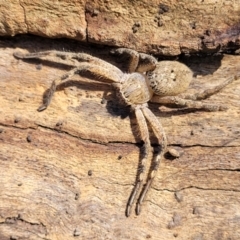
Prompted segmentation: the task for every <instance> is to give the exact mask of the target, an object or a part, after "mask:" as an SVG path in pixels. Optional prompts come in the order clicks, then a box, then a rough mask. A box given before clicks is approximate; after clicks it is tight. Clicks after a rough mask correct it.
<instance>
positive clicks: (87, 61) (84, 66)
mask: <svg viewBox="0 0 240 240" xmlns="http://www.w3.org/2000/svg"><path fill="white" fill-rule="evenodd" d="M112 53H114V54H123V53H125V54H128V55H129V56H130V64H129V68H128V73H123V72H122V71H121V70H120V69H119V68H117V67H115V66H114V65H112V64H110V63H108V62H106V61H103V60H101V59H99V58H96V57H93V56H91V55H88V54H85V53H72V52H61V51H46V52H38V53H28V54H23V53H21V52H15V53H14V56H15V57H16V58H20V59H28V58H44V59H47V58H48V56H55V57H59V58H60V59H61V61H62V60H66V59H69V60H70V59H71V60H74V68H73V69H72V70H70V71H69V72H67V73H66V74H64V75H63V76H62V77H60V78H57V79H55V80H54V81H53V82H52V85H51V87H50V89H49V91H48V93H47V96H46V98H45V99H44V102H43V104H42V105H41V106H40V107H39V108H38V111H42V110H44V109H46V108H47V107H48V105H49V104H50V102H51V99H52V96H53V94H54V92H55V90H56V86H57V85H58V84H60V83H62V81H67V80H69V78H71V77H72V76H73V75H74V74H79V73H81V72H83V71H88V72H90V73H92V74H93V75H95V76H96V77H98V79H99V80H101V81H105V82H109V83H112V84H113V85H114V86H115V87H116V88H117V89H118V91H119V96H120V101H122V102H123V103H125V104H127V105H130V106H131V108H132V110H133V111H134V112H135V115H136V119H137V123H138V126H139V131H140V136H141V139H142V140H143V142H144V144H143V154H142V156H141V159H140V167H139V170H138V173H137V178H136V184H135V186H134V188H133V190H132V193H131V195H130V197H129V200H128V203H127V208H126V216H129V215H130V213H131V208H132V205H133V203H134V201H135V200H136V198H137V195H138V192H139V191H140V189H141V188H142V190H141V192H140V195H139V197H138V199H137V205H136V214H139V213H140V211H141V205H142V203H143V201H144V199H145V197H146V194H147V192H148V190H149V189H150V187H151V184H152V182H153V179H154V177H155V175H156V172H157V170H158V167H159V164H160V160H161V158H162V156H163V153H164V152H165V150H166V148H167V139H166V135H165V133H164V130H163V127H162V125H161V123H160V122H159V121H158V119H157V118H156V116H155V115H154V114H153V113H152V111H151V110H150V109H149V108H148V104H147V103H148V102H149V101H150V100H151V101H153V102H158V103H164V104H174V105H178V106H181V107H190V108H198V109H204V110H208V111H219V110H225V109H226V108H225V107H223V106H221V105H213V104H204V103H202V102H196V101H195V100H202V99H205V98H207V97H209V96H211V95H212V94H214V93H216V92H218V91H219V90H221V89H222V88H223V87H224V86H226V85H227V84H229V83H231V82H233V81H234V80H235V79H236V77H235V76H234V77H232V78H228V79H227V80H226V81H224V82H223V83H221V84H219V85H217V86H216V87H214V88H212V89H208V90H205V91H202V92H199V93H196V94H193V95H188V96H186V98H187V99H183V98H180V97H176V96H175V95H178V94H179V93H182V92H184V91H185V90H186V89H187V88H188V86H189V84H190V82H191V80H192V71H191V70H190V69H189V68H188V67H187V66H186V65H184V64H182V63H179V62H177V61H161V62H158V61H157V60H156V59H155V58H154V57H152V56H150V55H147V54H144V53H138V52H136V51H134V50H130V49H126V48H119V49H117V50H113V51H112ZM75 65H76V66H75ZM154 95H155V96H154ZM146 120H147V121H148V123H149V124H150V126H151V128H152V130H153V132H154V134H155V136H156V137H157V139H158V143H159V144H160V146H161V147H158V149H157V151H156V152H155V153H154V156H153V163H152V166H151V169H150V171H149V175H148V177H147V181H146V184H145V185H144V186H143V187H142V185H143V177H144V172H145V164H146V161H147V159H148V156H149V152H150V149H151V143H150V139H149V131H148V126H147V122H146Z"/></svg>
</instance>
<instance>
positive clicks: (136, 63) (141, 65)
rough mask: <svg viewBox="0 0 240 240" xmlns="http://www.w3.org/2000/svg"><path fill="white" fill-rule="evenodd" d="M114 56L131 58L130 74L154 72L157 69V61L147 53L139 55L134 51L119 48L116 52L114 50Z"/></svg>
mask: <svg viewBox="0 0 240 240" xmlns="http://www.w3.org/2000/svg"><path fill="white" fill-rule="evenodd" d="M111 53H113V54H118V55H121V54H127V55H128V56H130V62H129V67H128V72H129V73H132V72H140V73H143V72H147V71H152V70H154V69H155V68H156V64H157V59H156V58H154V57H153V56H151V55H148V54H145V53H138V52H137V51H135V50H133V49H128V48H118V49H116V50H112V51H111Z"/></svg>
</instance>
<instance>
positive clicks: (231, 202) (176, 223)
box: [0, 37, 240, 240]
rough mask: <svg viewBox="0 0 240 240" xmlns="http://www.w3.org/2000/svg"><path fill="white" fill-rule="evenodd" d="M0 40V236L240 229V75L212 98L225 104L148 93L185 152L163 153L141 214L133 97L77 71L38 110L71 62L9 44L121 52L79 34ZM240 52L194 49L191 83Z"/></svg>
mask: <svg viewBox="0 0 240 240" xmlns="http://www.w3.org/2000/svg"><path fill="white" fill-rule="evenodd" d="M0 44H1V55H0V75H1V79H0V113H1V114H0V173H1V180H0V184H1V188H0V239H1V240H7V239H33V240H34V239H51V240H56V239H58V240H59V239H62V240H63V239H104V240H105V239H167V240H169V239H194V240H196V239H198V240H200V239H231V240H233V239H236V240H237V239H240V230H239V229H240V184H239V183H240V172H239V169H240V167H239V166H240V153H239V152H240V124H239V118H240V107H239V104H240V80H237V81H235V82H234V83H232V84H231V85H229V86H227V87H226V88H225V89H224V90H223V91H221V92H219V93H218V94H216V95H214V96H212V97H211V98H210V99H209V100H206V102H215V103H219V104H220V103H221V104H224V105H226V106H228V107H229V109H228V110H227V111H225V112H203V111H183V110H177V109H169V108H167V107H164V106H161V107H160V106H159V105H157V104H150V108H151V109H152V110H153V112H154V113H155V114H156V116H157V117H158V119H159V120H160V121H161V122H162V124H163V126H164V129H165V131H166V133H167V136H168V141H169V145H171V146H173V147H175V148H176V149H178V150H179V151H180V152H181V157H180V158H178V159H175V160H169V159H163V160H162V162H161V166H160V170H159V172H158V175H157V177H156V179H155V182H154V184H153V188H152V189H151V190H150V192H149V195H148V197H147V200H146V201H145V202H144V206H143V210H142V213H141V215H140V216H136V215H135V214H134V213H132V215H131V216H130V217H129V218H126V217H125V215H124V213H125V207H126V203H127V200H128V197H129V194H130V192H131V190H132V187H133V184H134V181H135V176H136V169H137V164H138V159H139V147H138V145H136V141H137V142H139V139H138V138H137V137H134V134H135V135H136V133H135V130H134V129H135V124H136V123H135V119H134V116H133V114H130V117H125V118H122V117H121V115H127V114H128V109H127V108H121V107H120V106H118V105H117V104H115V102H113V101H115V100H114V99H115V98H114V92H113V89H112V87H111V86H109V85H104V84H99V83H98V82H95V81H91V80H89V79H87V78H84V77H80V76H75V77H74V78H73V81H72V82H70V83H69V84H67V85H66V86H65V87H63V86H62V88H61V91H57V92H56V94H55V96H54V99H53V101H52V103H51V105H50V106H49V108H48V109H47V110H46V111H44V112H37V111H36V109H37V108H38V107H39V105H40V104H41V102H42V96H43V93H44V91H45V90H46V89H47V88H48V87H49V86H50V84H51V82H52V80H53V79H54V78H56V77H58V76H61V75H62V74H63V73H64V72H65V71H66V70H68V69H69V67H68V66H64V65H62V64H61V65H58V64H51V63H49V62H44V61H39V60H31V61H21V60H17V59H15V58H14V57H13V55H12V54H13V52H14V51H16V48H20V49H25V50H28V51H39V50H46V49H66V50H69V51H70V50H74V51H84V52H89V53H92V54H93V55H94V56H100V57H101V58H103V59H106V60H109V61H112V63H114V64H119V65H121V64H120V63H118V62H113V59H114V57H110V56H109V55H108V51H109V49H107V48H101V49H100V48H96V47H92V48H90V47H86V46H81V45H79V44H77V43H75V42H73V41H72V42H70V43H69V41H57V40H54V41H50V40H44V39H39V38H33V37H30V38H15V39H11V40H9V39H5V40H4V39H2V40H1V42H0ZM239 62H240V57H239V56H231V55H225V56H216V57H209V58H198V59H197V58H195V59H193V58H191V59H187V60H186V63H187V64H188V66H189V67H190V68H191V69H192V70H193V71H194V73H195V77H194V79H193V84H192V86H191V88H192V90H195V91H196V90H197V89H203V88H208V87H210V86H213V85H215V84H218V83H219V82H221V81H223V80H224V79H225V78H226V77H228V76H231V75H234V74H236V73H237V72H238V71H239ZM189 91H191V89H190V90H189ZM103 96H104V99H106V100H105V101H102V99H103ZM159 107H160V110H161V111H160V110H159ZM153 140H154V139H153Z"/></svg>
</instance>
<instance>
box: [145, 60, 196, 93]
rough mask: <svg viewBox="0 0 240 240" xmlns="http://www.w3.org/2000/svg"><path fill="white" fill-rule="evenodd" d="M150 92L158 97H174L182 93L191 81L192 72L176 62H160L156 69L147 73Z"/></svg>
mask: <svg viewBox="0 0 240 240" xmlns="http://www.w3.org/2000/svg"><path fill="white" fill-rule="evenodd" d="M147 78H148V81H149V85H150V87H151V89H152V91H153V92H154V93H155V94H157V95H159V96H163V97H164V96H174V95H178V94H179V93H182V92H184V91H185V90H186V89H187V88H188V86H189V84H190V82H191V80H192V71H191V70H190V69H189V68H188V67H187V66H186V65H184V64H182V63H180V62H177V61H161V62H158V63H157V66H156V69H155V70H154V71H150V72H148V73H147Z"/></svg>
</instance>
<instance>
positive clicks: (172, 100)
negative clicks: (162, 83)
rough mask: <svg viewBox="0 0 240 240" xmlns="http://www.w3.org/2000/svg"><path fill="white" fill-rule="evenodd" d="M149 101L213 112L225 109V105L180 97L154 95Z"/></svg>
mask: <svg viewBox="0 0 240 240" xmlns="http://www.w3.org/2000/svg"><path fill="white" fill-rule="evenodd" d="M151 102H155V103H160V104H163V105H176V106H178V107H182V108H185V107H186V108H194V109H202V110H205V111H210V112H215V111H225V110H226V109H227V107H226V106H222V105H217V104H206V103H203V102H200V101H193V100H188V99H184V98H180V97H163V98H161V97H159V96H154V97H153V98H152V99H151Z"/></svg>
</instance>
